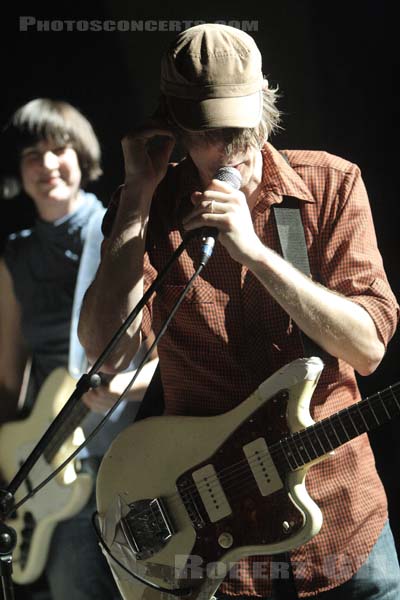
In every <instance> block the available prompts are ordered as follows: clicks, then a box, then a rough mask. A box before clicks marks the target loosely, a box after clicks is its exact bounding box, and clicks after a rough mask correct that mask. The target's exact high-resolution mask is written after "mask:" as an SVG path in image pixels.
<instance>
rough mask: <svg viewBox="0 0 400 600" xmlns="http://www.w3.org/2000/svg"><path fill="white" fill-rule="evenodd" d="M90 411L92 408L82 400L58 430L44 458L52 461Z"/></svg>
mask: <svg viewBox="0 0 400 600" xmlns="http://www.w3.org/2000/svg"><path fill="white" fill-rule="evenodd" d="M89 412H90V409H89V408H88V407H87V406H86V405H85V404H83V402H82V401H80V402H79V403H78V404H77V405H76V406H75V407H74V409H73V411H72V412H71V414H70V415H69V417H68V418H67V420H66V421H65V422H64V423H63V425H62V426H61V427H60V429H59V430H58V431H57V432H56V434H55V435H54V437H53V439H52V440H51V442H50V443H49V445H48V446H47V448H46V450H45V451H44V453H43V456H44V458H45V459H46V461H47V462H51V461H52V459H53V458H54V456H55V455H56V454H57V452H58V450H59V449H60V448H61V446H62V445H63V444H64V443H65V442H66V440H67V439H68V438H69V437H70V436H71V435H72V434H73V433H74V431H75V429H76V428H77V427H79V425H80V424H81V422H82V421H83V419H84V418H85V417H86V415H87V414H88V413H89Z"/></svg>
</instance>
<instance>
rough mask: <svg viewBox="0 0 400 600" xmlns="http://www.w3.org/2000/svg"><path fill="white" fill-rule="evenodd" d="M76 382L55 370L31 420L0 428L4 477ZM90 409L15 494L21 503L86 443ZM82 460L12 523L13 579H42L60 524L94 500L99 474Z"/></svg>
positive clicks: (81, 408)
mask: <svg viewBox="0 0 400 600" xmlns="http://www.w3.org/2000/svg"><path fill="white" fill-rule="evenodd" d="M75 386H76V380H75V379H73V378H72V377H71V376H70V375H69V373H68V371H67V370H66V369H63V368H58V369H56V370H54V371H53V372H52V373H51V374H50V375H49V377H48V378H47V379H46V381H45V382H44V383H43V385H42V387H41V389H40V392H39V395H38V397H37V399H36V401H35V404H34V408H33V410H32V412H31V414H30V416H29V417H28V418H27V419H23V420H21V421H14V422H11V423H7V424H6V425H3V426H2V427H0V477H1V478H2V479H3V480H4V481H6V482H9V481H11V479H12V478H13V477H14V475H15V474H16V473H17V471H18V469H19V468H20V466H21V464H22V463H23V462H24V461H25V459H26V458H27V457H28V455H29V454H30V453H31V451H32V450H33V448H34V447H35V446H36V444H37V442H38V440H39V439H40V438H41V436H42V435H43V433H44V432H45V431H46V429H47V428H48V427H49V425H50V424H51V423H52V422H53V421H54V418H55V417H56V416H57V414H58V413H59V412H60V410H61V409H62V407H63V406H64V404H65V403H66V401H67V400H68V398H69V396H70V395H71V394H72V392H73V391H74V389H75ZM88 412H89V409H88V408H87V407H86V406H85V405H84V404H82V403H79V404H78V405H77V406H76V407H75V409H74V411H73V412H72V414H71V415H70V418H69V419H68V420H67V421H65V422H64V424H63V426H62V428H61V429H60V430H59V431H58V433H57V435H56V437H55V438H54V439H53V442H52V444H51V446H49V447H48V448H47V450H46V452H45V455H44V456H42V458H41V459H40V460H39V462H38V463H37V465H35V467H34V468H33V470H32V471H31V474H30V476H29V479H28V480H27V481H26V482H25V483H24V484H23V485H22V486H21V487H20V488H19V490H18V491H17V492H16V494H15V500H16V502H18V501H19V500H21V499H22V498H23V497H24V496H26V494H27V493H28V492H29V491H30V490H31V489H33V488H34V487H35V486H36V485H37V484H39V483H40V482H41V481H42V480H43V479H45V478H46V477H47V476H48V475H50V473H52V472H53V471H54V468H55V467H57V466H59V465H60V464H61V463H62V462H63V461H64V460H65V459H66V458H68V456H70V454H71V453H72V452H73V451H74V450H75V449H76V448H77V447H78V446H79V444H80V443H82V441H83V439H84V437H83V432H82V430H81V429H80V428H79V427H78V426H79V424H80V423H81V422H82V420H83V419H84V418H85V416H86V415H87V413H88ZM77 463H78V464H79V461H72V462H70V463H69V464H68V465H67V467H66V468H65V469H64V470H63V471H61V472H60V473H59V474H58V475H57V477H56V478H54V479H53V480H52V481H50V483H48V484H47V485H46V487H45V488H44V489H43V490H41V491H40V492H38V493H37V494H36V495H35V496H33V497H32V498H30V499H29V500H28V501H27V502H26V503H25V504H24V505H23V506H21V508H19V509H18V510H17V512H16V514H14V515H13V517H12V518H11V519H9V520H8V521H7V523H8V524H9V525H10V526H11V527H13V528H14V529H15V530H16V532H17V546H16V548H15V551H14V553H13V579H14V581H15V582H16V583H19V584H27V583H31V582H32V581H34V580H35V579H37V578H38V577H39V576H40V575H41V573H42V571H43V569H44V566H45V564H46V560H47V555H48V551H49V545H50V541H51V536H52V533H53V531H54V528H55V526H56V525H57V523H58V522H59V521H61V520H63V519H68V518H69V517H71V516H73V515H75V514H76V513H78V512H79V511H80V510H81V509H82V508H83V507H84V506H85V504H86V502H87V501H88V499H89V496H90V493H91V491H92V489H93V484H94V482H93V478H92V477H91V476H90V475H89V474H87V473H77V471H76V466H77Z"/></svg>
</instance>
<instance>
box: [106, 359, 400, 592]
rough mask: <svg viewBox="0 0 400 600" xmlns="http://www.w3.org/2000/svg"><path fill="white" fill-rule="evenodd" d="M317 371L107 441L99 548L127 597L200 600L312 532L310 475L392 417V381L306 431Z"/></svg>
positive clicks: (317, 514)
mask: <svg viewBox="0 0 400 600" xmlns="http://www.w3.org/2000/svg"><path fill="white" fill-rule="evenodd" d="M322 368H323V364H322V362H321V361H320V359H318V358H310V359H299V360H296V361H294V362H292V363H290V364H288V365H286V366H285V367H284V368H282V369H281V370H279V371H278V372H276V373H275V374H274V375H273V376H272V377H270V378H269V379H267V380H266V381H265V382H264V383H262V384H261V385H260V386H259V388H258V389H257V390H256V391H255V392H254V393H253V394H252V395H251V396H250V397H249V398H247V400H245V401H244V402H242V403H241V404H240V405H238V406H237V407H236V408H234V409H233V410H231V411H229V412H228V413H225V414H223V415H219V416H214V417H174V416H163V417H152V418H149V419H145V420H143V421H139V422H138V423H135V424H134V425H131V426H130V427H128V428H127V429H125V430H124V431H123V432H122V433H121V434H120V435H119V436H118V437H117V438H116V440H115V441H114V442H113V444H112V445H111V447H110V449H109V451H108V452H107V454H106V455H105V457H104V459H103V461H102V464H101V467H100V471H99V474H98V479H97V505H98V512H99V525H100V529H101V534H102V537H103V539H104V542H105V544H106V545H107V547H108V549H109V551H110V552H111V554H112V555H113V557H115V558H116V559H117V560H118V561H119V563H120V565H123V567H125V569H127V570H125V569H124V568H122V567H121V566H120V565H118V564H117V562H116V561H115V560H114V559H113V558H111V557H110V556H108V555H107V553H106V556H107V558H108V562H109V564H110V566H111V569H112V571H113V574H114V577H115V579H116V581H117V584H118V586H119V589H120V592H121V594H122V596H123V598H124V599H125V600H138V599H139V598H144V599H146V600H150V599H152V598H153V597H154V598H158V599H159V598H160V592H162V595H163V597H165V598H166V599H172V597H173V596H172V594H170V593H169V592H170V591H171V590H177V589H179V590H181V591H182V590H183V589H187V590H188V596H187V597H190V598H192V599H194V598H196V599H198V598H201V599H204V600H208V599H209V598H211V596H212V595H213V594H214V592H215V591H216V589H217V588H218V586H219V585H220V583H221V582H222V580H223V579H224V577H225V575H226V574H227V572H228V570H229V569H230V567H232V566H233V564H234V563H235V562H236V561H238V560H239V559H240V558H242V557H245V556H248V555H258V554H275V553H279V552H283V551H288V550H291V549H293V548H296V547H298V546H301V545H302V544H305V543H306V542H307V541H309V540H310V539H311V538H312V537H313V536H315V535H316V534H317V533H318V532H319V530H320V528H321V525H322V514H321V511H320V509H319V508H318V506H317V505H316V504H315V503H314V501H313V500H312V499H311V498H310V496H309V495H308V493H307V490H306V488H305V484H304V480H305V476H306V473H307V471H308V469H309V468H310V467H311V466H312V465H313V464H314V463H315V462H316V461H319V460H322V459H324V458H326V457H327V455H329V454H330V453H332V451H333V450H334V449H335V448H337V447H339V446H340V445H342V444H345V443H346V442H348V441H350V440H351V439H353V438H355V437H356V436H358V435H360V434H362V433H365V432H366V431H368V430H370V429H373V428H374V427H376V426H378V425H380V424H381V423H383V422H386V421H388V420H389V419H390V418H391V417H395V416H398V415H399V414H400V403H399V399H398V390H399V384H397V385H396V386H394V387H390V388H388V389H387V390H384V391H383V392H381V393H379V394H376V395H375V396H372V397H370V398H367V399H365V400H363V401H361V402H359V403H357V404H354V405H353V406H351V407H350V408H346V409H344V410H342V411H340V412H338V413H336V414H335V415H333V416H331V417H329V418H327V419H324V420H323V421H320V422H318V423H314V421H313V420H312V419H311V416H310V412H309V404H310V398H311V396H312V393H313V391H314V389H315V386H316V384H317V382H318V378H319V376H320V373H321V371H322ZM272 424H273V426H272ZM128 571H130V572H131V573H135V574H137V575H139V576H140V577H141V578H142V579H144V580H146V581H147V583H139V582H138V581H137V580H135V579H134V577H132V575H130V574H129V573H128ZM151 586H155V587H157V586H158V587H159V588H162V589H158V591H156V590H155V589H154V587H151Z"/></svg>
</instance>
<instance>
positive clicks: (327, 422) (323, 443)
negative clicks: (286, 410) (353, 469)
mask: <svg viewBox="0 0 400 600" xmlns="http://www.w3.org/2000/svg"><path fill="white" fill-rule="evenodd" d="M399 391H400V382H399V383H396V384H395V385H393V386H389V387H387V388H386V389H384V390H383V391H381V392H378V393H377V394H374V395H373V396H369V397H368V398H365V399H364V400H361V401H360V402H357V403H355V404H353V405H352V406H350V407H348V408H344V409H343V410H340V411H339V412H337V413H335V414H333V415H331V416H330V417H327V418H326V419H323V420H322V421H318V422H317V423H315V424H314V425H311V426H310V427H307V428H306V429H303V430H301V431H298V432H296V433H293V434H291V435H290V436H287V437H286V438H284V439H283V440H281V441H280V442H279V443H278V444H276V446H277V448H276V450H278V447H279V450H280V452H281V453H282V455H283V459H284V461H285V462H286V463H287V464H288V465H289V467H290V469H291V470H296V469H297V468H299V467H301V466H304V465H306V464H308V463H310V462H312V461H313V460H315V459H317V458H319V457H320V456H323V455H324V454H327V453H328V452H331V451H332V450H335V448H338V447H339V446H342V445H343V444H345V443H346V442H349V441H350V440H352V439H354V438H356V437H358V436H359V435H361V434H363V433H367V432H368V431H371V430H373V429H375V428H377V427H379V426H380V425H383V424H384V423H387V422H388V421H390V420H391V419H393V418H396V417H398V416H400V394H399Z"/></svg>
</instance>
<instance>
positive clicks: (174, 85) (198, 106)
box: [160, 23, 264, 131]
mask: <svg viewBox="0 0 400 600" xmlns="http://www.w3.org/2000/svg"><path fill="white" fill-rule="evenodd" d="M261 63H262V61H261V54H260V51H259V50H258V48H257V46H256V43H255V41H254V40H253V38H252V37H250V36H249V35H248V34H247V33H245V32H244V31H241V30H240V29H235V28H234V27H229V26H228V25H218V24H214V23H206V24H204V25H196V26H195V27H191V28H190V29H187V30H186V31H183V32H182V33H180V34H179V35H178V36H177V37H176V39H175V41H174V42H173V43H172V45H171V46H170V48H169V49H168V51H167V52H166V53H165V54H164V56H163V58H162V62H161V84H160V88H161V92H162V93H163V94H164V95H165V96H166V101H167V105H168V108H169V111H170V114H171V117H172V119H173V120H174V121H175V122H176V124H177V125H178V126H179V127H181V128H182V129H186V130H188V131H203V130H205V129H219V128H222V127H256V126H257V125H258V124H259V122H260V120H261V115H262V104H263V100H262V98H263V96H262V89H263V81H264V80H263V74H262V66H261Z"/></svg>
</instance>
